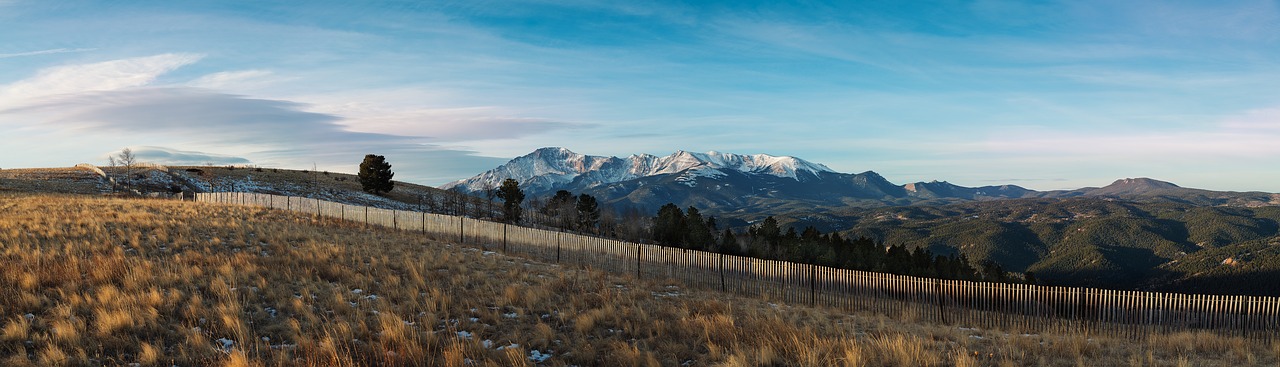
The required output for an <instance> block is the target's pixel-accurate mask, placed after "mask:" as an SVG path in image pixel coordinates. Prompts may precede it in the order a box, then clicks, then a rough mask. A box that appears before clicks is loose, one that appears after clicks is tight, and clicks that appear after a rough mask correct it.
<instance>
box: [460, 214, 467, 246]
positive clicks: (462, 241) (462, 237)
mask: <svg viewBox="0 0 1280 367" xmlns="http://www.w3.org/2000/svg"><path fill="white" fill-rule="evenodd" d="M463 219H466V217H463V216H458V244H459V245H461V244H463V243H466V239H467V237H466V235H464V234H463V232H462V230H463V228H462V223H464V221H463Z"/></svg>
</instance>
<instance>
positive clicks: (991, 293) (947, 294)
mask: <svg viewBox="0 0 1280 367" xmlns="http://www.w3.org/2000/svg"><path fill="white" fill-rule="evenodd" d="M196 200H198V201H203V202H216V203H232V204H242V205H256V206H265V207H271V208H278V209H284V210H292V211H297V212H302V213H309V214H313V215H317V216H326V217H333V218H341V219H346V220H350V221H355V222H362V223H366V224H369V225H379V226H384V227H389V228H396V229H401V230H406V231H417V232H420V233H422V235H424V236H427V237H428V238H432V239H435V240H440V241H448V242H456V243H462V244H471V245H476V246H481V247H484V248H486V249H489V250H493V251H502V252H504V253H507V254H515V255H521V256H525V257H530V258H534V259H538V260H542V261H546V262H555V263H559V264H570V265H578V266H583V267H592V268H598V269H604V270H606V271H611V272H615V273H620V274H624V275H632V276H635V277H638V278H664V279H671V280H674V281H679V282H683V283H684V284H685V285H687V286H691V287H702V288H709V289H719V290H723V291H727V292H733V293H738V294H743V295H747V296H753V297H761V298H764V299H766V300H770V301H777V302H785V303H792V304H802V305H812V306H826V307H833V308H837V309H841V310H845V311H870V312H876V313H882V314H888V315H892V316H896V317H906V318H911V319H918V320H926V321H929V322H935V323H942V324H948V325H959V326H964V327H978V328H993V329H1001V330H1005V331H1009V332H1041V331H1046V332H1059V333H1066V332H1071V333H1083V334H1089V335H1108V336H1113V337H1142V336H1145V335H1147V334H1150V333H1170V332H1177V331H1193V330H1207V331H1212V332H1216V333H1219V334H1223V335H1228V336H1240V337H1245V338H1250V339H1257V340H1264V341H1267V342H1273V341H1275V340H1276V334H1277V332H1276V330H1278V329H1280V298H1277V297H1256V296H1223V295H1197V294H1177V293H1160V292H1144V291H1121V290H1108V289H1094V288H1081V287H1052V286H1037V285H1025V284H1002V283H988V282H972V281H960V280H940V279H930V278H920V277H911V276H903V275H892V274H883V273H874V272H865V271H856V270H847V269H838V268H830V267H825V266H817V265H810V264H798V263H791V262H785V261H774V260H761V259H755V258H749V257H741V256H731V255H723V254H717V253H710V252H703V251H693V250H684V249H679V248H672V247H663V246H657V245H646V244H636V243H630V242H623V241H618V240H611V239H606V238H599V237H592V236H584V235H578V234H572V233H565V232H558V231H550V230H542V229H536V228H529V227H521V226H513V225H506V224H502V223H495V222H489V221H483V220H476V219H471V218H465V217H458V216H450V215H441V214H431V213H422V212H413V211H399V210H389V209H379V208H371V207H365V206H355V205H345V204H340V203H334V202H328V201H323V200H318V199H308V198H299V197H287V196H277V195H266V194H253V193H202V194H197V195H196Z"/></svg>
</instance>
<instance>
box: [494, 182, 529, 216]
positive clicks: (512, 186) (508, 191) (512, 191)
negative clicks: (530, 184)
mask: <svg viewBox="0 0 1280 367" xmlns="http://www.w3.org/2000/svg"><path fill="white" fill-rule="evenodd" d="M498 198H499V199H502V219H503V220H504V221H506V222H507V223H520V214H521V210H522V208H521V207H520V203H521V202H523V201H524V190H521V189H520V182H519V181H516V180H515V179H511V178H508V179H506V180H503V181H502V186H501V187H499V188H498Z"/></svg>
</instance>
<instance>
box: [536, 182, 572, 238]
mask: <svg viewBox="0 0 1280 367" xmlns="http://www.w3.org/2000/svg"><path fill="white" fill-rule="evenodd" d="M576 202H577V199H576V198H574V196H573V193H571V192H569V191H567V190H560V191H556V194H555V196H552V197H551V199H550V200H547V204H546V205H545V206H544V207H543V209H542V214H543V215H546V216H547V217H549V218H550V219H551V220H552V221H554V225H555V226H556V227H558V228H561V229H570V228H573V226H574V225H575V222H577V220H576V216H575V215H574V214H575V212H576V210H575V204H576Z"/></svg>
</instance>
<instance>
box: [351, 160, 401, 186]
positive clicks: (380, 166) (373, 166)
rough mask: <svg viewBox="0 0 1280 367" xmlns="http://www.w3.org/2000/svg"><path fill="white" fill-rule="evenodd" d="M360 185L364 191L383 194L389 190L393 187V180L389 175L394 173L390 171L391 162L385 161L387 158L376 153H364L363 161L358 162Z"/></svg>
mask: <svg viewBox="0 0 1280 367" xmlns="http://www.w3.org/2000/svg"><path fill="white" fill-rule="evenodd" d="M358 176H360V186H362V187H363V188H364V191H365V192H368V193H371V194H375V195H383V194H386V193H388V192H391V189H393V188H395V182H392V181H391V177H392V176H395V173H393V172H391V164H390V163H387V158H386V157H383V156H380V155H376V154H366V155H365V156H364V162H360V173H359V175H358Z"/></svg>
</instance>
